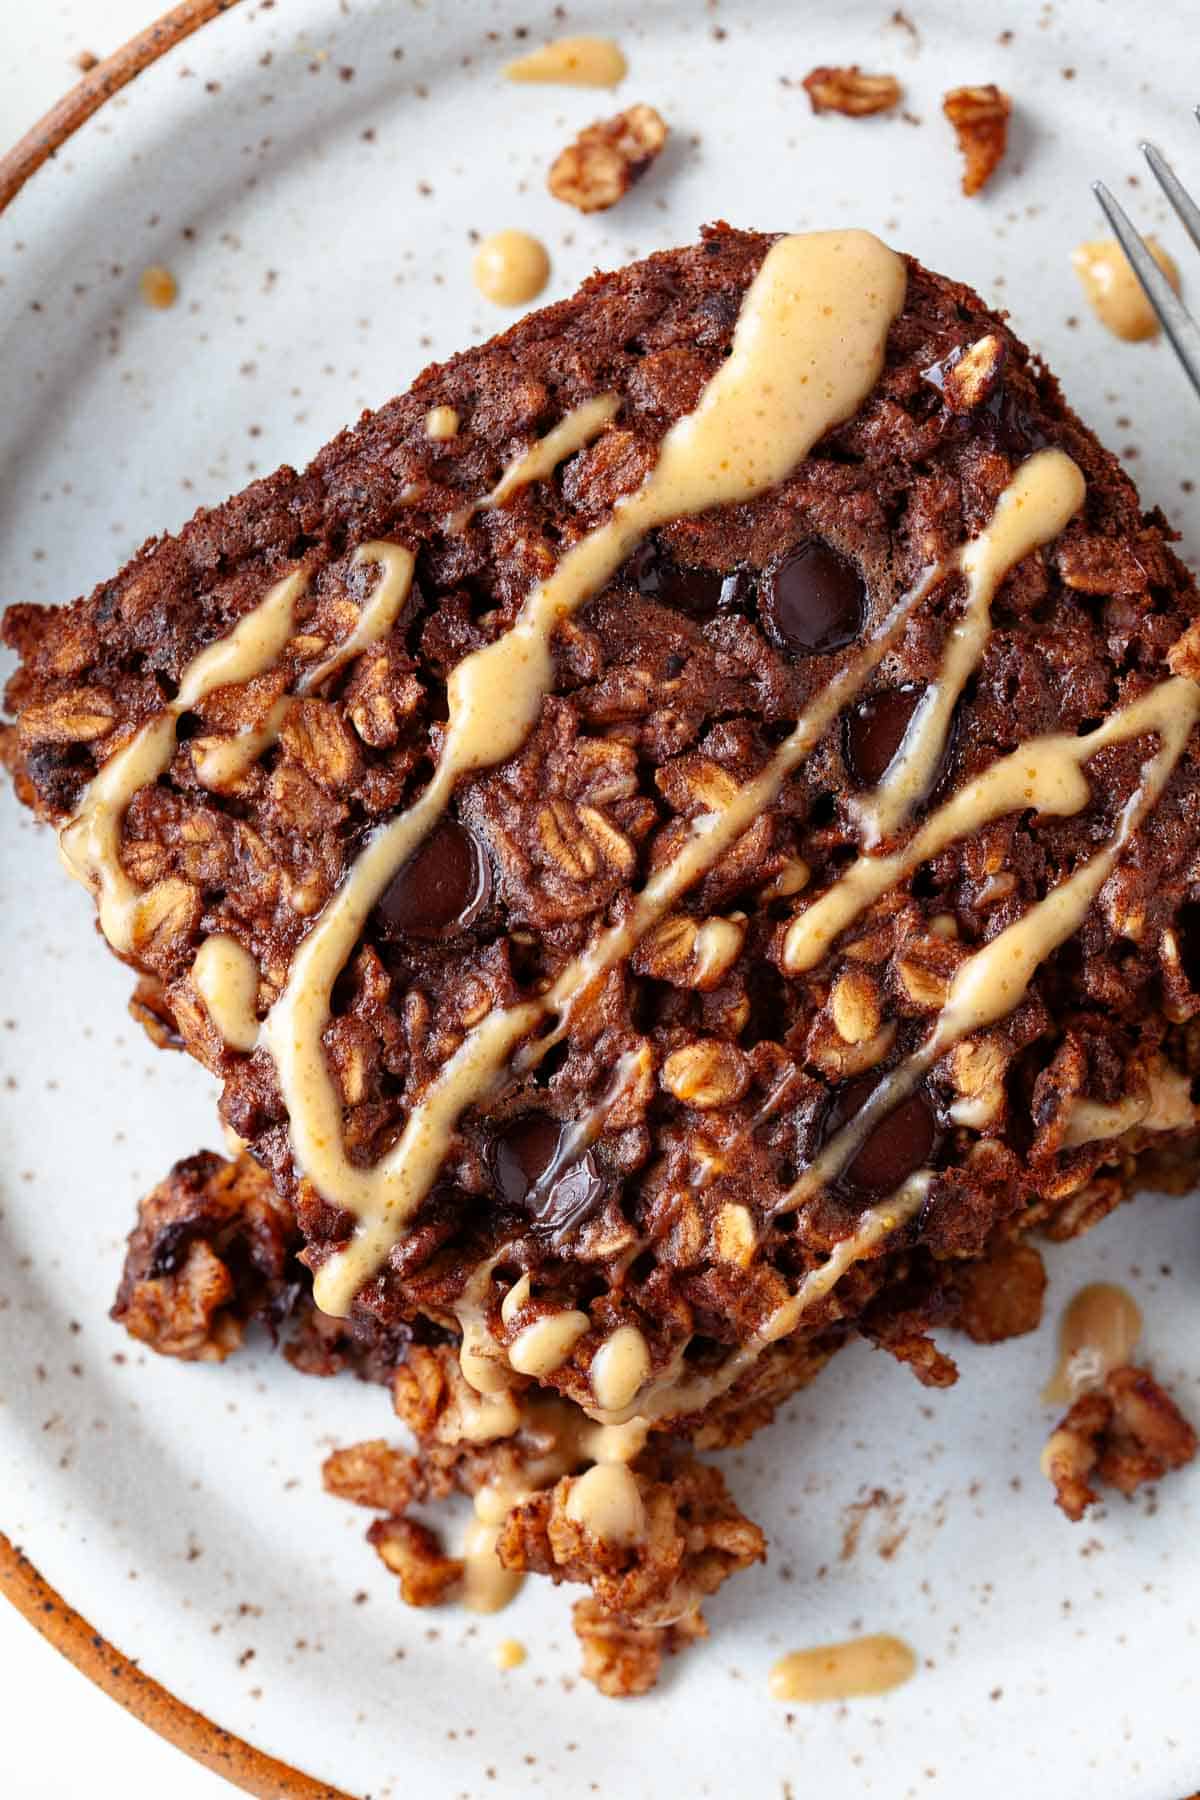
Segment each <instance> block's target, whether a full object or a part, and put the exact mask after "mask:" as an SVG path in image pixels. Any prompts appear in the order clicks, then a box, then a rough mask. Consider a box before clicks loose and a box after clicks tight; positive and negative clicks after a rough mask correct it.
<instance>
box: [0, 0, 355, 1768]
mask: <svg viewBox="0 0 1200 1800" xmlns="http://www.w3.org/2000/svg"><path fill="white" fill-rule="evenodd" d="M237 4H238V0H181V4H180V5H178V6H174V7H172V8H171V10H170V11H169V12H166V13H164V14H163V15H162V16H161V17H160V18H157V19H155V20H154V22H153V23H152V24H150V25H148V26H147V27H146V28H145V30H144V31H140V32H138V33H137V35H136V36H135V37H132V38H130V39H129V41H128V43H126V44H123V45H121V47H120V48H119V49H118V50H115V51H114V52H113V53H112V55H111V56H107V57H105V58H104V60H103V61H102V62H98V63H97V64H96V66H95V67H94V68H93V69H89V70H88V71H87V72H86V73H85V75H84V77H83V79H82V81H79V82H77V83H76V85H75V86H74V87H73V88H72V89H71V90H70V92H69V93H67V94H65V95H64V96H63V98H62V99H61V100H60V101H58V103H57V104H56V105H55V106H52V107H51V108H50V110H49V112H47V113H45V114H44V115H43V116H42V118H40V119H39V120H38V122H37V124H36V125H34V126H32V127H31V129H30V130H29V131H27V132H26V133H25V135H24V136H23V137H22V138H21V139H20V140H19V141H18V142H17V143H16V144H14V145H13V147H12V149H11V150H9V151H7V152H6V153H5V154H4V155H3V156H0V212H3V211H4V209H5V207H6V206H8V204H9V202H10V201H12V200H14V199H15V198H16V196H17V195H18V194H19V193H20V192H21V190H22V188H23V187H24V186H25V184H26V182H27V181H28V180H29V179H30V177H31V176H32V175H34V174H35V173H36V172H37V170H38V169H40V168H41V167H42V166H43V164H45V163H46V162H48V161H49V160H50V159H51V158H52V157H53V156H54V155H55V153H56V152H57V151H58V150H59V149H61V148H62V146H63V145H64V144H65V143H66V142H67V140H68V139H69V138H70V137H71V136H72V135H73V134H74V133H75V132H76V131H78V130H79V128H80V126H81V125H83V124H84V123H85V122H86V121H87V120H88V119H90V118H91V117H92V115H93V114H94V113H96V112H98V111H99V110H100V108H101V107H102V106H103V105H104V104H105V102H106V101H107V100H110V99H111V98H112V96H113V95H114V94H116V93H119V92H120V90H121V89H122V88H123V87H126V86H128V84H129V83H130V82H131V81H132V80H134V78H135V77H136V76H138V75H140V74H141V72H142V71H143V69H147V68H149V67H150V65H151V63H154V62H156V61H157V60H158V58H159V57H160V56H163V55H165V54H166V52H167V51H168V50H172V49H174V47H175V46H176V45H177V44H180V43H182V42H183V40H184V39H185V38H187V37H190V36H191V35H192V33H193V32H194V31H198V30H199V29H200V27H201V26H202V25H207V24H208V23H209V21H210V20H212V19H215V18H219V17H220V15H221V14H222V13H225V12H228V11H230V10H231V8H232V7H234V6H236V5H237ZM0 1594H2V1595H3V1597H4V1598H5V1600H7V1601H8V1602H9V1603H10V1604H11V1605H12V1606H14V1607H15V1608H16V1610H17V1612H18V1613H20V1614H21V1616H22V1617H23V1618H24V1619H26V1620H27V1621H28V1623H29V1624H30V1625H32V1626H33V1628H34V1630H35V1631H38V1632H40V1633H41V1635H42V1637H44V1638H45V1639H46V1641H47V1643H49V1644H51V1645H52V1646H53V1647H54V1649H55V1650H57V1651H58V1652H59V1654H60V1655H61V1656H63V1657H65V1658H66V1660H67V1662H69V1663H70V1664H71V1665H72V1667H74V1668H76V1669H78V1671H79V1672H80V1674H81V1675H84V1676H86V1677H87V1679H88V1680H89V1681H90V1682H92V1683H93V1685H94V1686H96V1687H98V1688H99V1689H100V1690H101V1692H102V1693H105V1694H107V1695H108V1696H109V1698H110V1699H112V1700H115V1701H116V1702H117V1703H118V1705H120V1706H123V1707H124V1708H125V1710H126V1711H127V1712H128V1713H130V1714H131V1715H132V1716H133V1717H134V1718H135V1719H137V1720H138V1721H139V1722H140V1723H141V1724H143V1725H145V1726H147V1727H148V1728H149V1729H150V1730H151V1731H154V1732H156V1733H157V1734H158V1736H159V1737H161V1738H164V1739H165V1740H166V1742H167V1743H169V1744H173V1745H174V1746H175V1748H176V1749H177V1750H182V1751H183V1752H184V1754H185V1755H187V1756H190V1757H192V1758H193V1760H194V1761H196V1762H198V1763H202V1764H203V1765H204V1766H205V1767H206V1768H209V1769H211V1770H213V1772H214V1773H215V1774H217V1775H222V1776H224V1778H225V1780H226V1781H229V1782H232V1784H233V1785H234V1787H239V1788H241V1789H242V1790H243V1791H244V1792H245V1793H247V1794H253V1795H256V1796H257V1797H258V1800H354V1797H353V1796H352V1795H350V1794H347V1793H346V1792H345V1790H344V1789H342V1788H336V1787H330V1786H329V1785H328V1783H326V1782H321V1781H317V1780H315V1779H314V1778H313V1777H312V1776H311V1775H305V1774H304V1773H303V1771H302V1770H300V1769H297V1768H294V1767H293V1766H292V1765H291V1764H290V1763H283V1762H280V1761H279V1760H278V1759H277V1758H276V1757H273V1756H268V1755H267V1753H266V1752H265V1751H264V1750H258V1749H256V1748H255V1747H254V1745H253V1744H249V1743H247V1742H246V1740H245V1738H241V1737H238V1736H237V1735H236V1733H234V1732H231V1731H226V1730H225V1729H224V1727H223V1726H221V1725H218V1724H216V1723H215V1721H214V1720H212V1719H209V1718H207V1717H206V1716H205V1715H204V1714H203V1713H201V1712H198V1711H197V1710H196V1708H195V1707H193V1706H189V1705H188V1704H187V1702H186V1701H184V1700H181V1699H179V1697H178V1696H177V1695H175V1694H173V1693H172V1692H171V1691H170V1689H169V1688H166V1687H164V1686H163V1684H162V1683H161V1682H160V1681H156V1680H155V1679H154V1677H153V1676H152V1675H148V1674H147V1673H146V1672H145V1670H144V1669H141V1668H139V1667H138V1665H137V1663H136V1662H132V1661H131V1660H130V1659H129V1657H128V1656H126V1655H125V1654H124V1653H123V1652H122V1651H121V1650H118V1649H117V1648H116V1647H115V1645H113V1644H111V1643H110V1642H109V1641H108V1639H107V1638H105V1637H104V1636H103V1634H102V1633H101V1632H99V1631H97V1630H96V1628H95V1627H94V1626H93V1625H91V1624H90V1623H89V1622H88V1620H87V1619H85V1618H84V1617H83V1615H82V1613H79V1612H76V1610H75V1608H74V1607H73V1606H71V1605H70V1604H69V1602H68V1601H66V1600H64V1599H63V1597H62V1595H61V1594H60V1593H58V1591H57V1589H55V1588H53V1587H51V1585H50V1583H49V1582H48V1581H47V1580H46V1578H45V1576H44V1575H42V1573H41V1572H40V1570H39V1569H38V1568H37V1567H36V1566H35V1565H34V1564H33V1563H32V1562H31V1561H30V1559H29V1557H28V1556H26V1554H25V1553H24V1551H23V1550H22V1549H21V1548H20V1547H19V1546H18V1545H16V1544H14V1543H13V1542H12V1540H11V1539H10V1538H9V1537H7V1536H6V1535H5V1533H4V1532H3V1531H0Z"/></svg>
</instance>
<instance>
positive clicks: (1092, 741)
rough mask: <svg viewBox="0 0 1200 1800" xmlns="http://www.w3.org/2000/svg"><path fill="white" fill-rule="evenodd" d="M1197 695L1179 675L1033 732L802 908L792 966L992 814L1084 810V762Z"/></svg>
mask: <svg viewBox="0 0 1200 1800" xmlns="http://www.w3.org/2000/svg"><path fill="white" fill-rule="evenodd" d="M1196 695H1197V689H1196V687H1195V685H1194V683H1193V682H1191V681H1189V680H1187V679H1186V678H1185V677H1184V676H1176V677H1175V678H1174V679H1173V680H1169V681H1166V682H1163V683H1161V684H1160V685H1159V686H1158V687H1154V688H1151V689H1150V690H1149V692H1148V693H1146V694H1143V695H1142V696H1141V698H1140V699H1138V700H1134V701H1133V702H1131V704H1130V705H1128V706H1126V707H1123V708H1122V709H1121V711H1120V712H1117V713H1114V714H1113V715H1112V717H1111V718H1109V719H1106V720H1105V721H1104V723H1103V724H1102V725H1098V726H1097V727H1096V728H1095V729H1094V730H1093V731H1089V732H1087V733H1085V735H1084V736H1083V737H1076V736H1075V734H1074V733H1073V732H1071V733H1068V732H1062V733H1054V734H1052V735H1050V736H1048V737H1042V738H1033V739H1032V740H1031V741H1030V742H1029V743H1028V744H1023V745H1022V746H1021V748H1020V749H1019V750H1014V751H1013V752H1012V753H1011V755H1009V756H1003V757H1000V758H999V760H998V761H996V762H994V763H992V764H991V766H990V767H989V768H987V769H985V770H984V771H983V774H982V775H977V776H976V777H975V779H974V780H973V781H970V782H968V783H967V785H966V786H965V787H963V788H960V789H959V791H958V792H957V793H956V794H954V795H952V796H951V798H950V799H949V800H948V801H947V802H946V803H945V805H944V806H942V807H940V808H939V809H938V811H937V812H935V813H933V814H932V815H931V817H930V818H929V819H927V820H926V821H925V823H924V824H923V825H922V826H920V827H919V829H918V830H917V831H916V832H914V834H913V836H912V837H911V838H910V839H909V840H908V842H907V843H906V844H904V845H903V846H902V847H901V848H900V849H899V850H895V851H893V852H892V853H891V855H889V856H860V857H859V858H858V859H857V860H856V861H855V862H853V863H851V864H850V866H849V868H847V869H846V870H845V871H844V873H843V874H842V875H840V876H839V877H838V879H837V881H835V882H834V884H833V886H832V887H831V888H827V889H826V891H825V892H824V893H823V894H820V895H818V897H817V898H816V899H815V900H813V901H812V903H811V904H810V905H809V906H807V907H805V909H804V911H803V912H801V913H798V914H797V915H796V917H795V919H793V921H792V923H791V925H790V926H789V927H788V931H787V936H786V937H785V939H784V945H783V963H784V967H785V968H786V969H787V971H788V973H789V974H792V975H796V974H800V973H802V972H803V971H804V970H806V969H811V968H813V967H815V965H816V964H817V963H818V962H820V960H821V958H822V957H823V956H824V955H825V954H826V952H827V951H828V950H829V948H830V946H831V945H832V944H833V943H834V941H835V939H836V938H837V937H838V936H839V934H840V933H841V932H843V931H844V930H845V929H846V927H847V926H848V925H850V924H852V923H853V922H854V920H855V919H857V918H858V917H859V916H860V915H861V914H862V913H863V912H865V911H866V910H867V908H868V907H869V906H871V905H872V904H873V903H874V902H875V901H876V900H878V899H880V898H881V896H882V895H884V894H886V893H887V892H888V890H889V889H890V888H892V887H895V886H896V885H897V883H899V882H901V881H904V880H906V879H907V878H908V877H909V876H910V875H911V874H912V873H913V871H914V870H915V869H918V868H920V866H921V864H922V863H925V862H928V861H929V860H930V858H931V857H934V856H936V855H937V854H938V852H939V851H941V850H944V849H945V847H946V846H947V844H951V843H953V842H954V841H955V839H956V838H960V837H967V836H969V835H970V833H971V832H973V831H978V830H979V829H980V827H981V826H983V825H987V824H990V823H991V821H992V820H993V819H1000V818H1004V817H1005V816H1006V815H1007V814H1009V813H1014V812H1021V811H1023V810H1024V809H1025V808H1026V807H1033V808H1035V809H1036V810H1037V811H1038V812H1039V813H1046V814H1050V815H1053V816H1055V817H1058V818H1067V817H1070V815H1071V814H1073V813H1077V812H1080V811H1081V810H1082V809H1083V807H1085V806H1086V805H1087V803H1088V801H1089V800H1090V799H1091V796H1092V790H1091V787H1090V785H1089V783H1088V782H1087V780H1086V778H1085V777H1084V775H1083V766H1084V764H1085V763H1087V762H1088V761H1089V760H1090V759H1091V758H1092V757H1093V756H1095V755H1097V753H1098V752H1099V751H1101V750H1103V749H1105V748H1106V747H1107V746H1108V745H1110V744H1121V743H1127V742H1128V741H1129V739H1131V738H1136V737H1142V736H1146V735H1149V734H1150V733H1161V732H1162V731H1163V729H1164V723H1165V721H1167V720H1168V719H1169V718H1170V717H1171V715H1172V714H1173V713H1174V712H1175V710H1176V709H1177V708H1178V709H1180V723H1181V724H1182V720H1183V718H1184V717H1185V716H1186V715H1188V713H1189V709H1190V710H1191V716H1192V717H1193V718H1194V716H1195V698H1196ZM1188 729H1190V725H1189V727H1188ZM1184 742H1186V733H1185V736H1184ZM1180 748H1181V749H1182V744H1181V746H1180ZM1006 1010H1007V1009H1006Z"/></svg>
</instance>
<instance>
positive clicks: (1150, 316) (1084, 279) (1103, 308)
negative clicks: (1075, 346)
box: [1071, 237, 1179, 344]
mask: <svg viewBox="0 0 1200 1800" xmlns="http://www.w3.org/2000/svg"><path fill="white" fill-rule="evenodd" d="M1146 248H1147V250H1149V252H1150V254H1151V256H1152V257H1153V258H1154V260H1155V262H1156V263H1157V264H1158V266H1159V268H1160V269H1161V270H1162V272H1163V274H1164V275H1165V276H1166V278H1167V280H1168V281H1169V282H1170V284H1171V286H1172V287H1173V288H1174V289H1175V292H1176V293H1178V292H1179V270H1178V269H1177V268H1176V267H1175V263H1174V261H1173V260H1172V258H1171V257H1170V256H1168V254H1167V252H1166V251H1165V250H1164V249H1163V247H1162V245H1161V244H1160V243H1159V242H1158V239H1157V238H1153V237H1147V239H1146ZM1071 267H1072V268H1073V269H1074V271H1075V273H1076V274H1077V275H1078V277H1079V279H1080V282H1081V283H1082V285H1083V291H1084V293H1085V294H1086V295H1087V300H1088V305H1089V306H1090V307H1091V309H1092V311H1093V312H1094V313H1095V315H1096V317H1097V318H1098V319H1099V321H1100V323H1101V324H1102V325H1103V326H1104V327H1105V328H1106V330H1108V331H1111V332H1112V334H1113V336H1114V337H1119V338H1123V339H1124V341H1125V342H1126V343H1130V344H1136V343H1139V342H1141V340H1142V339H1144V338H1152V337H1157V336H1158V331H1159V324H1158V314H1157V313H1156V312H1155V310H1154V308H1153V307H1152V306H1151V304H1150V302H1149V301H1148V300H1147V298H1146V296H1145V294H1144V293H1143V292H1142V284H1141V282H1140V281H1139V280H1138V278H1137V276H1136V275H1135V274H1134V272H1133V265H1132V263H1131V262H1130V260H1129V258H1128V257H1127V256H1126V254H1125V252H1124V250H1122V248H1121V246H1120V244H1119V243H1118V242H1117V240H1116V238H1100V239H1097V240H1094V241H1093V242H1091V243H1087V244H1080V245H1078V247H1077V248H1076V249H1074V250H1072V252H1071Z"/></svg>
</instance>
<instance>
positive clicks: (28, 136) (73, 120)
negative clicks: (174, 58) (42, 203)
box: [0, 0, 238, 212]
mask: <svg viewBox="0 0 1200 1800" xmlns="http://www.w3.org/2000/svg"><path fill="white" fill-rule="evenodd" d="M237 4H238V0H180V4H179V5H178V6H173V7H172V8H171V10H170V12H166V13H164V14H163V15H162V17H161V18H159V19H155V21H154V23H153V24H152V25H147V27H146V29H145V30H144V31H139V32H138V34H137V36H136V37H132V38H130V40H129V42H128V43H127V44H122V46H121V48H120V49H119V50H114V51H113V53H112V55H111V56H106V57H105V58H104V60H103V61H102V62H98V63H97V64H96V66H95V68H93V69H89V70H88V71H87V73H86V74H85V75H84V77H83V80H82V81H79V82H76V84H75V86H74V87H73V88H72V89H71V90H70V92H69V93H67V94H64V95H63V97H62V99H61V100H60V101H59V102H58V103H57V105H55V106H52V107H51V108H50V111H49V112H48V113H45V114H43V116H42V117H41V118H40V119H39V120H38V122H37V124H36V125H34V126H32V127H31V128H30V130H28V131H27V132H26V133H25V135H24V137H23V138H21V139H19V141H18V142H17V143H15V144H14V145H13V147H12V149H11V150H9V151H6V152H5V154H4V155H3V156H0V212H3V211H4V208H5V207H6V206H7V205H8V203H9V201H10V200H14V199H15V198H16V196H17V195H18V194H19V193H20V191H21V189H22V188H23V187H24V186H25V183H26V182H27V181H28V180H29V177H30V176H31V175H33V174H34V173H35V172H36V171H37V170H38V169H40V168H41V166H42V164H43V163H44V162H47V161H48V160H49V159H50V158H51V157H52V156H53V155H54V154H55V152H56V151H58V150H61V148H62V146H63V145H64V144H65V143H66V141H67V139H68V138H69V137H71V136H72V134H73V133H74V132H76V131H78V130H79V127H80V126H81V125H83V124H84V123H85V122H86V121H87V120H88V119H90V118H91V116H92V114H93V113H95V112H99V110H100V108H101V107H102V106H103V105H104V102H105V101H106V100H111V99H112V97H113V95H114V94H116V93H119V92H120V90H121V89H122V88H123V87H126V86H128V84H129V83H130V82H131V81H132V80H133V79H134V77H135V76H136V75H140V74H141V72H142V70H143V69H147V68H149V66H150V64H151V63H153V62H157V61H158V59H159V57H160V56H163V55H165V54H166V52H167V51H168V50H173V49H174V47H175V45H176V44H181V43H182V42H183V40H184V38H187V37H190V36H191V35H192V33H193V31H198V30H199V29H200V27H201V25H207V24H208V22H209V20H210V19H215V18H217V17H218V16H219V15H220V14H221V13H224V12H228V11H229V10H230V9H231V8H232V7H234V6H236V5H237Z"/></svg>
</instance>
